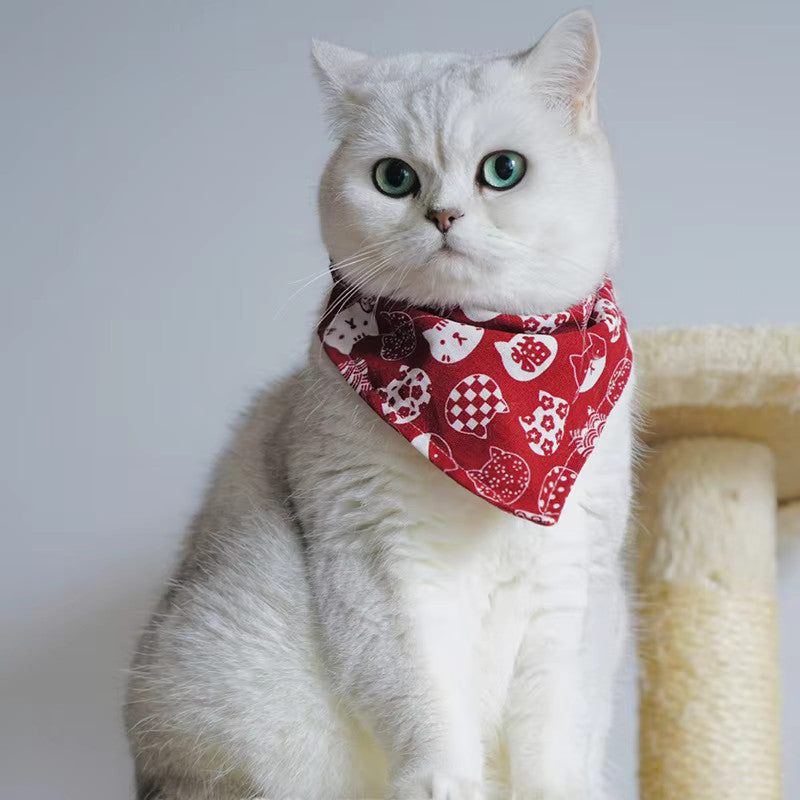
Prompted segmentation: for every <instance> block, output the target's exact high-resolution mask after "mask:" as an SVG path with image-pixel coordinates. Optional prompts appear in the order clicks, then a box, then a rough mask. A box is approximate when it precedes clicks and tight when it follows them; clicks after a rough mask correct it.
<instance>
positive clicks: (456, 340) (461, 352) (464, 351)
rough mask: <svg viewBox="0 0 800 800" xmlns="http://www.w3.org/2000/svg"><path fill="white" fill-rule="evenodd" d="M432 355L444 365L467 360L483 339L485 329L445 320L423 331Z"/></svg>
mask: <svg viewBox="0 0 800 800" xmlns="http://www.w3.org/2000/svg"><path fill="white" fill-rule="evenodd" d="M422 335H423V336H424V337H425V339H427V341H428V346H429V347H430V350H431V355H432V356H433V357H434V358H435V359H436V360H437V361H440V362H441V363H442V364H455V363H456V362H457V361H461V360H462V359H463V358H466V357H467V356H468V355H469V354H470V353H471V352H472V351H473V350H474V349H475V348H476V347H477V346H478V343H479V342H480V340H481V338H482V337H483V328H476V327H475V326H474V325H464V324H462V323H460V322H453V321H452V320H447V319H443V320H440V321H439V322H437V323H436V325H434V327H433V328H431V329H430V330H427V331H423V332H422Z"/></svg>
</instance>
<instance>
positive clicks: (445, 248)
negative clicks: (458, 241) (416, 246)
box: [436, 239, 464, 256]
mask: <svg viewBox="0 0 800 800" xmlns="http://www.w3.org/2000/svg"><path fill="white" fill-rule="evenodd" d="M436 254H437V255H442V254H447V255H453V256H463V255H464V254H463V253H462V252H461V251H460V250H458V249H456V248H455V247H453V245H452V244H450V242H448V241H447V239H443V240H442V245H441V247H440V248H439V249H438V250H437V251H436Z"/></svg>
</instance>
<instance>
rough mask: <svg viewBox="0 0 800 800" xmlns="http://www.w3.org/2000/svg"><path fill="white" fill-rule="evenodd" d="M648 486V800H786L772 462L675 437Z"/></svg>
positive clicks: (711, 442)
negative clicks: (782, 793) (782, 742)
mask: <svg viewBox="0 0 800 800" xmlns="http://www.w3.org/2000/svg"><path fill="white" fill-rule="evenodd" d="M642 483H643V487H644V489H643V492H642V498H641V503H642V522H643V528H644V532H643V534H642V537H641V542H640V547H639V561H638V578H639V593H640V603H641V612H640V613H641V622H642V624H641V636H640V640H639V651H640V657H641V664H642V677H641V704H640V784H641V791H642V798H643V800H710V799H711V798H725V800H779V798H780V797H781V756H780V752H781V748H780V699H779V689H778V687H779V669H778V632H777V631H778V624H777V607H776V585H775V581H776V577H775V572H776V570H775V530H776V500H775V497H776V495H775V482H774V463H773V455H772V452H771V451H770V450H769V449H768V448H767V447H765V446H763V445H760V444H754V443H750V442H746V441H737V440H734V439H724V438H705V437H699V438H687V439H677V440H674V441H671V442H668V443H666V444H664V445H663V446H662V447H660V448H659V449H658V450H657V451H655V452H654V453H653V454H652V456H651V458H650V459H649V463H648V465H647V467H646V470H645V472H644V475H643V481H642Z"/></svg>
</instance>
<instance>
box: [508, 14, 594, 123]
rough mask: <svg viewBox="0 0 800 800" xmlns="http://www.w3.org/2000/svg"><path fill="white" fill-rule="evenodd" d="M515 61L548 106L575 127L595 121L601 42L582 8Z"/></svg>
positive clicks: (557, 25) (561, 21)
mask: <svg viewBox="0 0 800 800" xmlns="http://www.w3.org/2000/svg"><path fill="white" fill-rule="evenodd" d="M514 61H515V62H516V63H517V65H518V66H519V67H520V68H522V69H524V70H525V71H526V72H527V73H528V74H529V76H530V79H531V80H532V82H533V84H534V88H535V90H536V91H537V92H539V93H540V94H541V95H543V96H544V98H545V101H546V102H547V103H548V105H551V106H552V107H555V108H560V109H563V110H565V111H566V112H568V113H569V114H570V116H571V118H572V120H573V121H574V123H575V124H576V126H577V127H580V126H581V125H585V124H590V125H591V124H593V123H596V122H597V97H596V82H597V70H598V68H599V66H600V40H599V39H598V37H597V28H596V27H595V24H594V17H592V15H591V13H589V12H588V11H586V10H585V9H581V10H579V11H573V12H572V13H570V14H567V15H566V16H563V17H561V19H560V20H558V22H556V24H555V25H553V27H552V28H550V30H549V31H547V33H545V35H544V36H543V37H542V38H541V39H540V40H539V42H538V43H537V44H536V45H535V46H534V47H532V48H531V49H530V50H526V51H525V52H523V53H520V54H519V55H517V56H515V57H514Z"/></svg>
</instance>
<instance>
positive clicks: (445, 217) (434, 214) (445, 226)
mask: <svg viewBox="0 0 800 800" xmlns="http://www.w3.org/2000/svg"><path fill="white" fill-rule="evenodd" d="M463 216H464V214H463V213H462V212H461V211H458V210H457V209H455V208H431V209H428V213H427V214H426V215H425V218H426V219H429V220H430V221H431V222H432V223H433V224H434V225H435V226H436V227H437V228H438V229H439V230H440V231H441V232H442V233H447V231H449V230H450V227H451V226H452V224H453V223H454V222H455V221H456V220H457V219H460V218H461V217H463Z"/></svg>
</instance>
